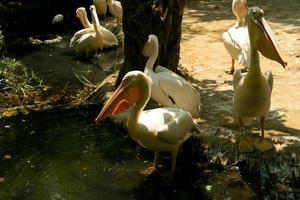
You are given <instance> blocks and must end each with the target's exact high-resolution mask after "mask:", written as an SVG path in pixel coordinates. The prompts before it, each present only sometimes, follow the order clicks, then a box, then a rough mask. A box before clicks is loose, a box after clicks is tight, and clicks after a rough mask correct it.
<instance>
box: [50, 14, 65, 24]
mask: <svg viewBox="0 0 300 200" xmlns="http://www.w3.org/2000/svg"><path fill="white" fill-rule="evenodd" d="M63 20H64V16H63V15H62V14H57V15H55V16H54V17H53V19H52V22H51V23H52V24H60V23H61V22H62V21H63Z"/></svg>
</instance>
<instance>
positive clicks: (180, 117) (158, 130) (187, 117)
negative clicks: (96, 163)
mask: <svg viewBox="0 0 300 200" xmlns="http://www.w3.org/2000/svg"><path fill="white" fill-rule="evenodd" d="M150 93H151V80H150V79H149V78H148V77H147V76H146V75H145V74H144V73H143V72H140V71H131V72H129V73H127V74H126V75H125V76H124V78H123V80H122V82H121V84H120V86H119V87H118V88H117V89H116V91H115V92H114V93H113V94H112V96H111V98H110V99H109V100H108V101H107V103H106V104H105V105H104V107H103V109H102V110H101V112H100V114H99V115H98V117H97V118H96V122H99V121H101V120H102V119H103V118H105V117H107V116H111V115H115V114H118V113H120V112H123V111H124V110H126V109H127V108H128V107H129V106H131V105H133V109H132V111H131V113H130V116H129V119H128V125H127V127H128V133H129V135H130V136H131V137H132V138H133V139H134V140H135V141H136V142H137V143H139V144H140V145H141V146H143V147H144V148H146V149H149V150H150V151H154V152H155V162H154V169H155V167H157V165H158V155H159V152H163V151H167V152H171V154H172V171H174V170H175V166H176V157H177V152H178V149H179V147H180V145H181V144H182V143H183V142H184V141H185V140H187V139H188V138H189V137H190V136H191V134H190V132H189V131H190V129H191V128H192V126H193V118H192V116H191V114H190V113H189V112H187V111H184V110H181V109H177V108H156V109H152V110H146V111H143V109H144V107H145V106H146V104H147V102H148V101H149V98H150Z"/></svg>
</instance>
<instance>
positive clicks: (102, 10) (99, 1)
mask: <svg viewBox="0 0 300 200" xmlns="http://www.w3.org/2000/svg"><path fill="white" fill-rule="evenodd" d="M93 2H94V5H95V7H96V11H97V14H98V15H100V16H103V15H104V16H106V11H107V3H106V0H94V1H93Z"/></svg>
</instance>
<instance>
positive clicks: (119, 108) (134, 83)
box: [95, 71, 151, 122]
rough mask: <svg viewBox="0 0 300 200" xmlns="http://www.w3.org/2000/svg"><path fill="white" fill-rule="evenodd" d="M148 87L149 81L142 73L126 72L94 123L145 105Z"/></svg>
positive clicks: (147, 98) (148, 95)
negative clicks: (136, 106) (133, 106)
mask: <svg viewBox="0 0 300 200" xmlns="http://www.w3.org/2000/svg"><path fill="white" fill-rule="evenodd" d="M150 85H151V80H150V79H149V78H148V77H147V76H146V75H145V74H144V73H143V72H140V71H131V72H128V73H127V74H126V75H125V76H124V77H123V80H122V82H121V84H120V85H119V87H118V88H117V89H116V91H115V92H114V93H113V94H112V96H111V97H110V98H109V99H108V101H107V102H106V103H105V105H104V107H103V108H102V110H101V112H100V114H99V115H98V117H97V118H96V120H95V121H96V122H99V121H101V120H102V119H104V118H105V117H108V116H113V115H116V114H118V113H120V112H123V111H125V110H127V109H128V108H129V107H130V106H132V105H136V104H145V103H146V102H148V100H149V98H150Z"/></svg>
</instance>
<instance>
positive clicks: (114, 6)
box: [107, 0, 123, 25]
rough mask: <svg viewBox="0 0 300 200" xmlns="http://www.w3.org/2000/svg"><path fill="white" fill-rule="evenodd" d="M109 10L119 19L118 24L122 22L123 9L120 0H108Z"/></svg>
mask: <svg viewBox="0 0 300 200" xmlns="http://www.w3.org/2000/svg"><path fill="white" fill-rule="evenodd" d="M107 5H108V9H109V12H110V13H111V14H112V15H113V16H114V17H115V18H116V19H117V23H118V25H119V24H121V23H122V16H123V9H122V5H121V2H120V1H115V0H107Z"/></svg>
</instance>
